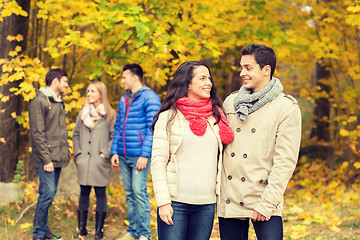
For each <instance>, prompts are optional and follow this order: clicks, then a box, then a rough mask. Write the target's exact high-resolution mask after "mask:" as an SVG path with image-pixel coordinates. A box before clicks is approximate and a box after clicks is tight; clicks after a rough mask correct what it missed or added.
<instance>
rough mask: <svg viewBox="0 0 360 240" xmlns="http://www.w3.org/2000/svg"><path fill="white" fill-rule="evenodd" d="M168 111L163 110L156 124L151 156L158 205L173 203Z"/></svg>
mask: <svg viewBox="0 0 360 240" xmlns="http://www.w3.org/2000/svg"><path fill="white" fill-rule="evenodd" d="M167 122H168V111H166V112H162V113H161V114H160V115H159V118H158V120H157V122H156V124H155V129H154V138H153V146H152V157H151V175H152V181H153V186H154V193H155V199H156V204H157V206H159V207H160V206H163V205H165V204H168V203H171V197H170V192H169V187H168V181H167V172H166V167H167V164H168V160H169V156H170V154H169V153H170V147H169V146H170V139H169V134H168V131H167V130H166V126H167Z"/></svg>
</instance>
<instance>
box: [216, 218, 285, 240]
mask: <svg viewBox="0 0 360 240" xmlns="http://www.w3.org/2000/svg"><path fill="white" fill-rule="evenodd" d="M252 223H253V226H254V230H255V233H256V237H257V239H258V240H282V239H283V223H282V217H280V216H272V217H271V218H270V220H269V221H263V222H262V221H256V222H253V221H252ZM219 228H220V238H221V240H234V239H236V240H247V239H248V234H249V219H248V218H247V219H246V220H240V219H236V218H222V217H219Z"/></svg>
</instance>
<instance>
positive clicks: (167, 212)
mask: <svg viewBox="0 0 360 240" xmlns="http://www.w3.org/2000/svg"><path fill="white" fill-rule="evenodd" d="M173 213H174V211H173V208H172V207H171V203H168V204H165V205H162V206H160V207H159V216H160V218H161V220H162V221H163V222H164V223H166V224H167V225H174V222H173V220H172V218H171V217H172V215H173Z"/></svg>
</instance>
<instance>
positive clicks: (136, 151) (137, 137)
mask: <svg viewBox="0 0 360 240" xmlns="http://www.w3.org/2000/svg"><path fill="white" fill-rule="evenodd" d="M135 94H136V96H135V97H134V98H133V99H132V100H131V102H128V101H129V94H126V95H125V96H123V97H122V98H121V99H120V101H119V106H118V114H117V118H116V123H115V132H114V139H113V144H112V147H111V155H114V154H119V155H123V156H139V157H147V158H148V157H150V155H151V148H152V140H153V139H152V138H153V136H152V132H151V130H150V126H151V124H152V121H153V118H154V116H155V114H156V113H157V112H158V110H159V108H160V105H161V102H160V98H159V96H158V95H157V94H156V93H155V92H154V91H152V90H151V89H149V88H148V87H146V86H144V87H142V88H141V89H140V91H139V92H137V93H135ZM128 104H129V107H128V109H127V113H126V106H127V105H128Z"/></svg>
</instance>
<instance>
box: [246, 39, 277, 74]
mask: <svg viewBox="0 0 360 240" xmlns="http://www.w3.org/2000/svg"><path fill="white" fill-rule="evenodd" d="M241 55H242V56H244V55H253V56H254V58H255V61H256V62H257V63H258V64H259V65H260V68H261V69H263V67H265V66H266V65H269V66H270V67H271V75H270V78H272V76H273V74H274V72H275V67H276V55H275V52H274V50H273V49H272V48H271V47H268V46H266V45H264V44H250V45H248V46H246V47H245V48H244V49H243V50H242V52H241Z"/></svg>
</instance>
